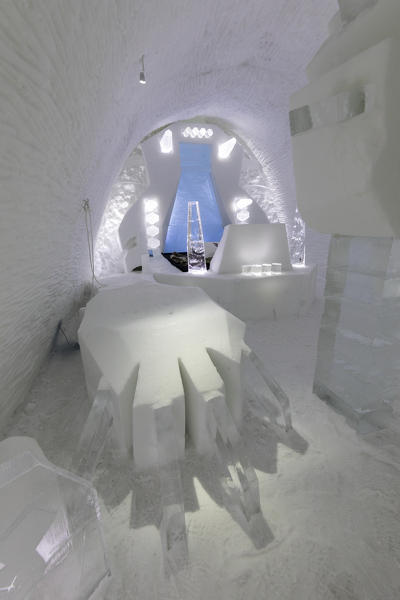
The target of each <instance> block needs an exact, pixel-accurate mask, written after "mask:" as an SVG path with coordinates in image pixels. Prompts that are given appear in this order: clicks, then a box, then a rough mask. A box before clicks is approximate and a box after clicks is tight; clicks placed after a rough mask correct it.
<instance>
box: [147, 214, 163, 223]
mask: <svg viewBox="0 0 400 600" xmlns="http://www.w3.org/2000/svg"><path fill="white" fill-rule="evenodd" d="M145 218H146V223H150V225H154V224H155V223H158V221H159V220H160V216H159V215H158V214H157V213H155V212H151V213H147V215H146V217H145Z"/></svg>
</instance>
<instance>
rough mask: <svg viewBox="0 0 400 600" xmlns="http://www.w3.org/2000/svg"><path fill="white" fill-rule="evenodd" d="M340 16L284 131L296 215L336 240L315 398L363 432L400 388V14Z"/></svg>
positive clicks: (367, 7) (379, 2)
mask: <svg viewBox="0 0 400 600" xmlns="http://www.w3.org/2000/svg"><path fill="white" fill-rule="evenodd" d="M339 9H340V10H339V12H338V14H337V15H336V16H335V18H334V19H333V20H332V23H331V33H332V35H331V37H330V38H329V39H328V40H327V41H326V43H325V44H324V45H323V46H322V48H321V49H320V50H319V52H318V53H317V54H316V56H315V57H314V59H313V60H312V61H311V63H310V65H309V66H308V75H309V78H310V83H309V85H307V86H306V87H305V88H303V89H302V90H300V91H298V92H296V93H295V94H294V95H293V96H292V100H291V108H292V110H291V113H290V125H291V132H292V142H293V156H294V169H295V176H296V187H297V199H298V204H299V208H300V212H301V213H302V216H303V218H304V220H305V221H306V222H307V224H308V225H310V226H311V227H313V228H315V229H317V230H318V231H322V232H325V233H332V234H334V236H333V238H332V240H331V245H330V252H329V259H328V270H327V281H326V289H325V312H324V315H323V318H322V322H321V329H320V335H319V343H318V359H317V364H316V371H315V380H314V390H315V392H316V393H317V394H318V395H319V396H320V397H322V398H324V399H327V400H329V401H331V402H333V403H334V404H335V406H337V407H338V408H340V409H341V410H343V411H344V412H345V413H346V414H348V415H349V416H350V417H353V418H355V419H356V422H357V424H358V426H359V427H360V426H362V428H363V429H364V430H365V428H366V427H367V428H369V427H370V426H371V423H374V424H375V425H378V424H380V423H382V422H387V412H388V408H389V406H390V403H391V401H392V400H393V399H394V398H395V397H397V395H398V392H397V390H398V385H399V362H400V348H399V342H398V335H397V328H396V322H397V318H398V317H397V315H398V306H399V297H400V294H399V283H398V282H399V274H400V273H399V268H398V264H399V260H398V258H399V257H398V254H399V246H398V244H399V241H398V240H393V238H400V203H399V201H398V192H399V188H400V171H399V168H398V155H399V150H400V144H399V139H400V120H399V105H400V83H399V77H398V65H399V61H400V2H399V1H398V0H339Z"/></svg>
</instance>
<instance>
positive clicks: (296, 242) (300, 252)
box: [290, 208, 305, 264]
mask: <svg viewBox="0 0 400 600" xmlns="http://www.w3.org/2000/svg"><path fill="white" fill-rule="evenodd" d="M290 256H291V259H292V263H293V264H296V263H302V264H303V263H304V261H305V225H304V221H303V219H302V218H301V216H300V213H299V210H298V208H296V212H295V214H294V218H293V226H292V233H291V239H290Z"/></svg>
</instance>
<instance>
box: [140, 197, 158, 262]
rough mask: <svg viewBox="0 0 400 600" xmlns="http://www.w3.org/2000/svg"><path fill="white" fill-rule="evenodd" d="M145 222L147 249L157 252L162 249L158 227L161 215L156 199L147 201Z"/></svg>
mask: <svg viewBox="0 0 400 600" xmlns="http://www.w3.org/2000/svg"><path fill="white" fill-rule="evenodd" d="M144 220H145V223H146V236H147V247H148V248H149V250H156V249H157V248H159V247H160V240H159V238H158V237H157V236H158V234H159V233H160V229H159V227H157V225H156V223H158V222H159V220H160V215H159V214H158V202H157V200H156V199H155V198H146V199H145V201H144Z"/></svg>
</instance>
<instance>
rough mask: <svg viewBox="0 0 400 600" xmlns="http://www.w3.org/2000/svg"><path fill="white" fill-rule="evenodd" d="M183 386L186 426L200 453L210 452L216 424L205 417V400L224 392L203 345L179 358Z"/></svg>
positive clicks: (206, 413) (220, 380)
mask: <svg viewBox="0 0 400 600" xmlns="http://www.w3.org/2000/svg"><path fill="white" fill-rule="evenodd" d="M179 368H180V373H181V377H182V384H183V389H184V390H185V403H186V430H187V432H188V433H189V435H190V438H191V440H192V442H193V445H194V447H195V448H196V450H197V452H198V453H199V454H209V453H210V448H211V447H212V442H213V440H214V438H215V427H212V426H211V429H210V422H209V420H208V403H209V401H210V400H212V399H213V398H214V397H215V396H216V395H219V394H223V391H224V382H223V381H222V379H221V377H220V375H219V374H218V371H217V370H216V368H215V367H214V365H213V363H212V361H211V359H210V357H209V355H208V354H207V352H206V350H205V349H201V348H199V349H197V350H196V351H192V352H190V353H188V354H186V355H185V357H184V359H179Z"/></svg>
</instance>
